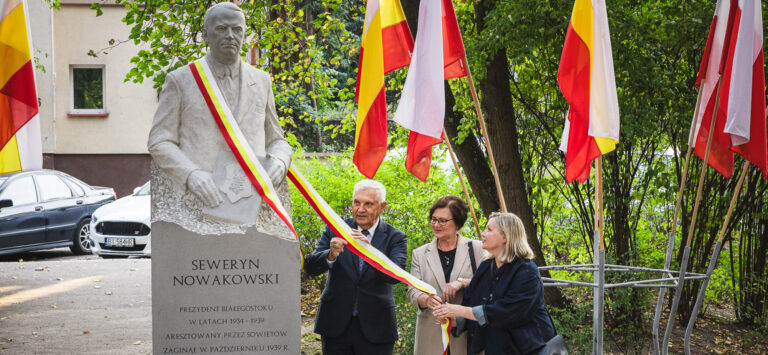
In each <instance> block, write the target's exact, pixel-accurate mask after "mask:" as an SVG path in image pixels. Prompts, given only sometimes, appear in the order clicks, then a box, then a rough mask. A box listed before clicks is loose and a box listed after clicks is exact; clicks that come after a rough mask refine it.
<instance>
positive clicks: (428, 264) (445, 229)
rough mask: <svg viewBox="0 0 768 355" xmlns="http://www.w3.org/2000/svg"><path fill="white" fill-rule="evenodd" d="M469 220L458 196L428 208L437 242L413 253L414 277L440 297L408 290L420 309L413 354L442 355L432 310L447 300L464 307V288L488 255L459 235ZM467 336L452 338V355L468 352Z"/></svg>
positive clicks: (474, 243) (433, 241) (438, 329)
mask: <svg viewBox="0 0 768 355" xmlns="http://www.w3.org/2000/svg"><path fill="white" fill-rule="evenodd" d="M466 221H467V205H466V204H465V203H464V201H463V200H462V199H461V198H459V197H457V196H445V197H442V198H440V199H439V200H437V201H436V202H435V203H434V204H433V205H432V207H431V208H430V209H429V223H430V226H431V227H432V234H433V235H434V237H435V238H434V239H433V240H432V242H430V243H428V244H424V245H422V246H420V247H418V248H416V249H414V250H413V253H412V256H411V274H413V275H414V276H416V277H418V278H419V279H421V280H422V281H424V282H426V283H428V284H430V285H432V287H434V288H435V289H436V290H437V292H438V295H439V296H440V298H441V300H438V299H437V298H430V297H429V296H428V295H427V294H426V293H423V292H421V291H419V290H417V289H415V288H413V287H408V294H407V295H408V300H409V301H410V302H411V304H413V306H414V307H416V308H417V309H418V315H417V317H416V336H415V338H414V344H413V353H414V354H416V355H419V354H442V352H443V344H442V338H441V334H440V332H441V331H440V326H439V325H437V324H436V323H435V321H436V320H435V317H434V316H433V315H432V310H431V309H430V308H434V307H436V306H437V305H439V304H440V301H442V300H445V301H446V302H451V303H454V304H461V300H462V294H463V290H464V288H466V286H467V285H469V280H470V279H471V278H472V275H473V274H474V270H476V269H477V267H478V265H479V264H480V262H482V261H483V260H485V258H486V256H485V253H484V252H483V250H482V247H481V245H480V241H478V240H469V239H467V238H464V237H462V236H460V235H459V229H461V227H462V226H464V222H466ZM466 338H467V337H466V335H463V334H462V336H460V337H456V338H454V339H451V348H450V354H451V355H463V354H466V353H467V345H466Z"/></svg>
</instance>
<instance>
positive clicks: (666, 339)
mask: <svg viewBox="0 0 768 355" xmlns="http://www.w3.org/2000/svg"><path fill="white" fill-rule="evenodd" d="M722 84H723V78H722V76H721V77H720V80H718V82H717V94H716V96H715V105H714V106H715V107H714V110H712V112H713V113H712V122H710V124H709V132H708V135H707V148H706V150H705V151H704V160H703V161H702V164H701V173H699V184H698V186H697V187H696V200H695V202H694V204H693V215H692V216H691V224H690V226H688V237H687V238H686V240H685V249H684V250H683V259H682V260H681V262H680V276H679V277H678V280H677V288H675V298H674V299H673V300H672V307H671V308H670V310H669V320H667V329H666V331H665V332H664V343H663V346H662V348H661V349H662V351H661V353H662V355H667V349H668V347H669V337H670V336H671V335H672V329H673V328H674V327H675V314H676V313H677V306H678V305H679V304H680V296H681V294H682V290H683V283H684V282H685V274H686V271H687V270H688V257H689V255H690V254H691V242H692V240H693V230H694V229H695V227H696V217H698V214H699V205H700V204H701V190H702V188H703V187H704V178H705V177H706V176H707V166H708V161H709V153H710V148H712V136H713V135H714V131H715V122H716V121H717V109H718V104H719V103H720V88H721V87H722Z"/></svg>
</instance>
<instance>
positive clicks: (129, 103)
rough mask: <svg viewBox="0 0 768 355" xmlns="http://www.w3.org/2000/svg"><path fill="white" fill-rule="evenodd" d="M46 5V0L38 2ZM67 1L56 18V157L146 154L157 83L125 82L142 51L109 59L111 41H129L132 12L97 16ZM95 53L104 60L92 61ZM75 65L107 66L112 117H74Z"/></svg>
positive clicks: (126, 49)
mask: <svg viewBox="0 0 768 355" xmlns="http://www.w3.org/2000/svg"><path fill="white" fill-rule="evenodd" d="M32 1H41V0H32ZM73 2H74V1H72V2H65V3H63V4H62V5H61V10H60V11H54V13H53V43H54V52H55V55H56V57H55V64H54V66H55V88H56V93H55V95H56V108H55V117H54V121H55V122H54V124H53V126H54V130H55V136H56V143H55V151H54V153H56V154H144V153H147V147H146V144H147V136H148V135H149V129H150V126H151V123H152V117H153V115H154V112H155V108H156V107H157V92H156V91H155V89H153V88H152V85H153V82H152V80H151V79H148V80H145V81H144V83H142V84H134V83H131V82H127V83H126V82H123V80H124V79H125V75H126V73H127V72H128V71H129V70H130V69H131V68H132V65H131V63H130V62H129V61H130V59H131V58H132V57H133V56H134V55H135V54H136V53H137V52H138V50H139V48H138V47H137V46H135V45H134V44H133V42H127V43H123V44H120V45H118V46H117V47H115V48H113V49H111V50H110V51H109V54H103V53H101V52H102V51H99V50H100V49H104V48H106V47H109V43H108V42H109V40H110V39H115V40H116V41H120V40H127V39H128V34H129V30H130V29H129V28H128V27H127V26H126V25H125V24H124V23H123V22H121V19H122V18H123V16H124V14H125V12H126V10H125V8H123V7H107V6H104V7H103V8H102V10H103V11H104V14H103V15H102V16H99V17H97V16H96V11H95V10H91V9H90V8H89V6H88V5H89V4H90V2H91V1H83V0H80V1H77V2H78V3H81V4H82V5H81V4H73ZM89 50H94V51H96V52H97V53H98V57H97V58H94V57H91V56H88V51H89ZM70 65H105V69H106V75H105V87H106V96H105V101H104V104H105V106H106V110H107V112H108V113H109V116H108V117H68V114H69V113H70V70H69V68H70Z"/></svg>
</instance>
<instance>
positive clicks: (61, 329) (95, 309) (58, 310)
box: [0, 258, 152, 355]
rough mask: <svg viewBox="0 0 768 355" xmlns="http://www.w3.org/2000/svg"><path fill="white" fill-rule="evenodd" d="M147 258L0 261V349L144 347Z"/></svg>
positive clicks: (147, 346)
mask: <svg viewBox="0 0 768 355" xmlns="http://www.w3.org/2000/svg"><path fill="white" fill-rule="evenodd" d="M150 264H151V260H149V259H110V260H102V259H100V258H81V259H77V260H63V261H31V262H2V263H0V354H14V355H15V354H151V353H152V308H151V305H152V299H151V283H150V274H151V273H150Z"/></svg>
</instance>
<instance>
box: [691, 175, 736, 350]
mask: <svg viewBox="0 0 768 355" xmlns="http://www.w3.org/2000/svg"><path fill="white" fill-rule="evenodd" d="M748 169H749V161H747V160H744V164H743V166H742V168H741V176H739V182H738V183H736V188H735V189H734V190H733V196H732V197H731V204H730V205H729V206H728V213H726V215H725V220H724V221H723V226H722V227H721V228H720V235H719V236H718V237H717V243H715V249H714V251H713V252H712V257H711V258H710V259H709V266H708V267H707V274H706V276H705V277H704V280H703V281H702V283H701V287H700V288H699V295H698V296H697V297H696V304H695V305H694V306H693V314H691V317H690V318H688V326H687V327H686V328H685V341H684V344H685V345H684V349H685V353H686V354H690V353H691V332H692V331H693V326H694V324H695V322H696V317H698V316H699V310H700V309H701V304H702V302H703V301H704V295H705V294H706V292H707V285H708V284H709V279H710V278H711V277H712V272H713V271H714V269H715V265H716V264H717V258H718V256H719V255H720V249H721V248H722V247H723V239H724V238H725V228H726V227H728V222H730V220H731V214H732V213H733V207H734V206H735V205H736V199H737V198H738V197H739V192H740V190H741V185H742V183H744V177H745V176H746V175H747V170H748Z"/></svg>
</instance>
